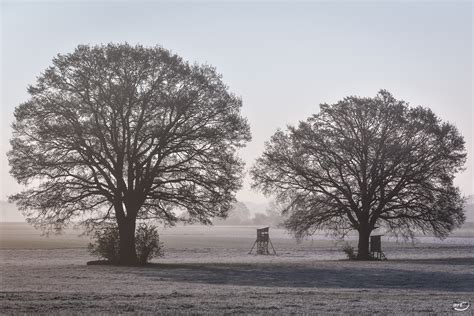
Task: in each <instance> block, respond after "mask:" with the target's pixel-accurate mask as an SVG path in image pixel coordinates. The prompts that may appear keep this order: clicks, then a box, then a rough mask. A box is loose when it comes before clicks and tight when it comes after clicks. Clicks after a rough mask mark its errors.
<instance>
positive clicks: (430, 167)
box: [251, 90, 466, 259]
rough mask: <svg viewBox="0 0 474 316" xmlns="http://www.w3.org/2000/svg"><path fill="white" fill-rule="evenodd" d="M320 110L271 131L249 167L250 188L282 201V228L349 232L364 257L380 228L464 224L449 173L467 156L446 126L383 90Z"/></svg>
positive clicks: (440, 232)
mask: <svg viewBox="0 0 474 316" xmlns="http://www.w3.org/2000/svg"><path fill="white" fill-rule="evenodd" d="M320 108H321V110H320V112H319V113H318V114H315V115H313V116H311V117H310V118H309V119H307V120H306V121H304V122H300V123H299V125H298V127H288V130H287V131H286V132H284V131H281V130H279V131H277V132H276V133H275V134H274V135H273V136H272V138H271V139H270V141H269V142H268V143H267V144H266V148H265V152H264V153H263V155H262V157H260V158H259V159H258V160H257V162H256V164H255V165H254V167H253V168H252V170H251V173H252V177H253V181H254V183H253V186H254V187H255V188H258V189H260V190H261V191H263V192H264V193H265V194H266V195H276V196H277V199H278V201H279V202H282V203H287V204H288V207H287V209H286V211H287V212H288V213H289V214H290V216H289V219H288V220H287V222H286V226H287V228H288V229H290V230H291V231H293V232H294V233H295V234H296V236H298V237H302V236H305V235H311V234H313V233H314V232H315V230H318V229H329V230H333V231H335V232H337V233H340V234H344V233H346V232H348V231H350V230H353V229H354V230H357V231H358V232H359V244H358V257H359V258H360V259H368V258H369V257H370V256H369V236H370V234H371V232H372V231H373V230H374V229H376V228H378V227H384V228H386V229H388V230H389V231H391V232H393V233H396V234H402V235H404V236H408V237H410V236H411V237H412V236H413V232H414V231H415V230H420V231H421V232H423V233H427V232H433V233H434V234H435V235H436V236H438V237H444V236H446V235H447V234H448V233H449V232H450V231H451V230H452V229H453V228H455V227H458V226H460V225H461V224H462V223H463V222H464V219H465V217H464V214H463V198H462V197H461V194H460V191H459V189H458V188H457V187H455V186H454V185H453V178H454V175H455V173H456V172H458V171H459V170H461V168H462V166H463V164H464V162H465V159H466V152H465V148H464V140H463V137H462V136H461V135H460V134H459V133H458V131H457V129H456V128H455V127H454V126H453V125H451V124H449V123H446V122H442V121H441V120H440V119H439V118H438V117H437V116H436V115H435V114H434V113H433V112H432V111H431V110H429V109H427V108H423V107H420V106H419V107H415V108H411V107H409V106H408V104H407V103H405V102H404V101H399V100H396V99H395V98H394V97H393V96H392V95H391V94H390V93H388V92H387V91H384V90H382V91H380V92H379V93H378V94H377V96H376V97H375V98H359V97H347V98H345V99H344V100H342V101H340V102H338V103H336V104H332V105H328V104H322V105H321V106H320Z"/></svg>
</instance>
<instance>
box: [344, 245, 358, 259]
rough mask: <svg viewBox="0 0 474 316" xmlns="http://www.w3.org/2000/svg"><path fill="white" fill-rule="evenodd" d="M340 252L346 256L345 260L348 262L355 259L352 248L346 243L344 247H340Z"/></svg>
mask: <svg viewBox="0 0 474 316" xmlns="http://www.w3.org/2000/svg"><path fill="white" fill-rule="evenodd" d="M342 251H344V253H345V254H346V255H347V258H349V260H355V259H357V255H356V254H355V251H354V247H352V246H351V245H349V243H346V244H345V245H344V246H342Z"/></svg>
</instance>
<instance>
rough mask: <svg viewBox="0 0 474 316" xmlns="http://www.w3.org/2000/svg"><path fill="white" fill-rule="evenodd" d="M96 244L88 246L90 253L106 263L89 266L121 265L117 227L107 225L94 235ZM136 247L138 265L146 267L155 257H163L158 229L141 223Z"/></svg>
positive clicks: (137, 231)
mask: <svg viewBox="0 0 474 316" xmlns="http://www.w3.org/2000/svg"><path fill="white" fill-rule="evenodd" d="M94 239H95V242H94V243H90V244H89V245H88V250H89V252H90V253H91V254H92V255H94V256H97V257H99V258H103V259H105V260H106V261H94V262H90V263H88V264H100V263H102V264H106V263H109V264H119V263H120V255H119V253H120V236H119V229H118V227H117V226H116V225H107V226H104V227H103V228H102V229H100V230H97V231H96V232H95V233H94ZM135 247H136V251H137V256H138V263H139V264H140V265H145V264H146V263H147V262H148V261H150V260H151V259H153V258H155V257H161V256H163V253H164V252H163V243H161V242H160V239H159V235H158V231H157V227H156V226H153V225H148V224H145V223H141V224H139V225H138V227H137V230H136V232H135Z"/></svg>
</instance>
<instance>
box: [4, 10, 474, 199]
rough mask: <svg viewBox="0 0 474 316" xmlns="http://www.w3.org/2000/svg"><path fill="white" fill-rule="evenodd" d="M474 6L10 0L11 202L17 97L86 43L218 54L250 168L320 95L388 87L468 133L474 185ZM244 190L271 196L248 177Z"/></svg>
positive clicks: (245, 194) (7, 106)
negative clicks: (244, 125) (61, 56)
mask: <svg viewBox="0 0 474 316" xmlns="http://www.w3.org/2000/svg"><path fill="white" fill-rule="evenodd" d="M472 17H473V4H472V2H471V1H464V2H461V1H449V2H429V1H422V2H414V1H397V2H383V3H381V2H355V1H351V2H342V1H333V2H317V1H314V2H310V1H306V2H281V1H280V2H271V1H265V2H259V3H253V2H200V1H193V2H182V1H180V2H174V3H173V2H138V1H129V2H127V1H121V2H113V1H107V2H92V1H90V2H89V1H87V2H86V1H82V2H79V1H77V2H71V1H69V2H59V1H50V2H46V1H44V2H43V1H33V2H26V1H24V2H10V1H2V2H1V85H0V86H1V91H0V93H1V99H0V100H1V108H0V117H1V122H0V200H6V198H7V195H9V194H12V193H15V192H17V191H19V190H21V187H20V186H19V185H18V184H16V182H15V180H14V179H12V178H11V177H10V175H9V172H8V171H9V167H8V162H7V159H6V156H5V153H6V152H7V151H8V150H9V147H10V145H9V139H10V137H11V130H10V125H11V123H12V121H13V109H14V108H15V106H17V105H18V104H20V103H21V102H24V101H26V100H27V99H28V95H27V93H26V87H27V86H28V84H32V83H34V82H35V78H36V77H37V76H38V75H39V74H40V72H42V71H43V70H45V69H46V68H47V67H48V66H49V65H51V60H52V58H53V57H54V56H55V55H56V54H58V53H69V52H72V51H73V50H74V48H75V47H76V46H77V45H78V44H100V43H109V42H128V43H130V44H137V43H139V44H143V45H146V46H155V45H157V44H158V45H161V46H163V47H165V48H167V49H170V50H172V51H173V52H174V53H177V54H178V55H180V56H182V57H183V58H185V59H186V60H188V61H191V62H198V63H209V64H211V65H213V66H215V67H216V68H217V70H218V72H220V73H221V74H222V75H223V79H224V81H225V82H226V84H227V85H229V87H230V90H231V91H232V92H234V93H236V94H237V95H239V96H241V97H242V99H243V109H242V112H243V115H244V116H246V117H247V118H248V120H249V123H250V126H251V130H252V136H253V140H252V142H251V143H249V144H248V146H247V147H246V148H245V149H243V150H242V151H241V156H242V157H243V159H244V160H245V161H246V163H247V168H248V167H250V166H251V165H252V164H253V162H254V160H255V158H257V157H258V156H259V155H260V154H261V153H262V151H263V144H264V142H265V141H266V140H268V139H269V137H270V136H271V135H272V134H273V133H274V132H275V130H276V129H277V128H279V127H280V128H284V127H285V126H286V125H287V124H296V123H297V122H298V121H299V120H304V119H306V118H307V117H308V116H309V115H311V114H312V113H316V112H317V111H318V109H319V107H318V105H319V104H320V103H334V102H337V101H338V100H340V99H342V98H343V97H345V96H348V95H358V96H370V97H373V96H375V94H376V93H377V91H378V90H379V89H387V90H389V91H390V92H391V93H392V94H393V95H394V96H395V97H396V98H399V99H404V100H405V101H408V102H409V103H410V104H412V105H423V106H426V107H430V108H431V109H432V110H433V111H434V112H435V113H436V114H437V115H438V116H440V117H441V118H442V119H443V120H447V121H450V122H452V123H454V124H455V125H456V126H457V127H458V128H459V130H460V132H461V133H462V134H463V135H464V138H465V140H466V146H467V150H468V155H469V158H468V162H467V164H466V167H467V170H466V171H464V172H463V173H462V174H460V175H459V176H458V177H457V179H456V183H457V184H458V185H459V186H460V187H461V190H462V191H463V193H464V194H466V195H468V194H473V186H474V185H473V181H474V180H473V178H474V159H473V157H472V154H473V152H474V151H473V139H474V135H473V128H472V123H473V121H474V117H473V77H472V74H473V56H472V54H473V38H472V35H473V20H472ZM237 197H238V198H239V199H240V200H244V201H252V202H264V201H265V198H264V197H263V196H262V195H261V194H260V193H257V192H253V191H252V190H251V189H250V185H249V179H248V177H247V178H246V180H245V185H244V188H243V189H242V190H241V191H240V192H238V194H237Z"/></svg>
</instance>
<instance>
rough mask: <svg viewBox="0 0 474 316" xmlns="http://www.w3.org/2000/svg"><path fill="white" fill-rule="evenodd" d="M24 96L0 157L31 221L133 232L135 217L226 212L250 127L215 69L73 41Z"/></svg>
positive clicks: (153, 52)
mask: <svg viewBox="0 0 474 316" xmlns="http://www.w3.org/2000/svg"><path fill="white" fill-rule="evenodd" d="M28 93H29V94H30V99H29V100H28V101H27V102H25V103H23V104H20V105H19V106H18V107H17V108H16V109H15V121H14V124H13V138H12V139H11V146H12V149H11V151H10V152H9V153H8V158H9V163H10V166H11V174H12V175H13V176H14V177H15V178H16V179H17V180H18V181H19V182H20V183H22V184H25V185H27V188H26V189H25V190H24V191H23V192H20V193H18V194H15V195H13V196H11V198H10V199H11V200H12V201H15V202H16V203H17V204H18V205H19V208H20V209H21V210H23V212H24V213H25V214H26V215H27V218H28V220H29V221H30V222H31V223H33V224H35V225H38V226H41V227H44V228H49V229H61V228H62V227H64V226H65V225H67V224H68V223H69V222H70V221H71V220H73V219H76V220H77V219H82V222H83V223H84V224H86V225H88V227H94V225H97V224H100V222H101V221H104V220H106V219H114V220H116V221H117V222H118V224H119V228H120V227H121V226H127V225H128V226H130V227H129V230H132V229H133V230H134V229H135V221H136V220H137V219H158V220H161V221H163V222H165V223H170V224H172V223H174V222H176V221H177V220H178V216H177V213H176V210H182V211H186V212H187V213H188V216H187V217H186V218H187V219H188V220H189V221H199V222H201V223H205V224H206V223H209V222H210V218H212V217H216V216H217V217H219V216H226V214H227V212H228V210H229V209H230V207H231V205H232V202H233V201H234V200H235V198H234V194H235V192H236V190H237V189H239V188H240V185H241V180H240V177H241V173H242V169H243V162H242V161H241V160H240V159H239V158H238V156H237V149H238V148H239V147H242V146H244V145H245V143H246V142H248V141H249V140H250V129H249V126H248V124H247V121H246V120H245V119H244V118H243V117H242V116H241V114H240V108H241V106H242V101H241V99H240V98H238V97H236V96H235V95H234V94H232V93H231V92H229V89H228V87H227V86H226V85H225V84H224V83H223V82H222V77H221V75H219V74H218V73H217V72H216V70H215V68H213V67H211V66H208V65H198V64H194V65H190V64H189V63H187V62H185V61H183V60H182V59H181V58H180V57H179V56H177V55H174V54H172V53H171V52H170V51H168V50H166V49H163V48H161V47H152V48H147V47H143V46H140V45H137V46H130V45H128V44H109V45H100V46H87V45H81V46H78V47H77V48H76V50H75V51H74V52H73V53H70V54H65V55H58V56H57V57H55V58H54V59H53V65H52V66H51V67H49V68H48V69H46V70H45V71H44V72H43V73H42V74H41V75H40V76H39V77H38V80H37V82H36V84H34V85H32V86H30V87H29V88H28ZM125 222H127V223H129V222H130V223H131V222H133V224H127V225H125V224H123V225H121V223H125ZM121 237H122V236H121ZM124 239H125V238H124Z"/></svg>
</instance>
